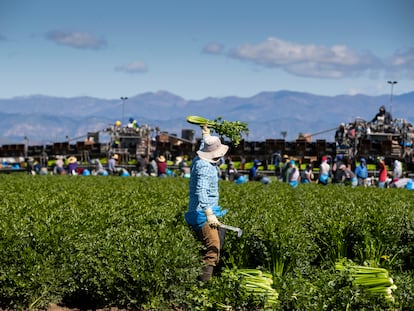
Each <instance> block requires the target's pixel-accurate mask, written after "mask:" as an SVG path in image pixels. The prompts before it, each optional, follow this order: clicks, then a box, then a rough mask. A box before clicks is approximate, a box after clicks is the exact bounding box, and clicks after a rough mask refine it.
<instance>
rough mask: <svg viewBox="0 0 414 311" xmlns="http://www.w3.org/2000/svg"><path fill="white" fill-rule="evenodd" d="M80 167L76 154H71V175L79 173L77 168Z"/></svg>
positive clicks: (68, 168) (69, 160)
mask: <svg viewBox="0 0 414 311" xmlns="http://www.w3.org/2000/svg"><path fill="white" fill-rule="evenodd" d="M77 168H78V159H77V158H76V157H75V156H71V157H69V159H68V167H67V171H68V174H69V175H77V171H76V169H77Z"/></svg>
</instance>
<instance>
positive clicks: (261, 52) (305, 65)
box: [230, 38, 383, 79]
mask: <svg viewBox="0 0 414 311" xmlns="http://www.w3.org/2000/svg"><path fill="white" fill-rule="evenodd" d="M230 57H233V58H236V59H240V60H243V61H249V62H253V63H255V64H257V65H260V66H264V67H269V68H281V69H283V70H285V71H286V72H289V73H291V74H294V75H297V76H302V77H317V78H334V79H339V78H344V77H351V76H358V75H361V74H363V73H365V72H367V71H371V70H377V69H379V68H383V64H382V62H381V61H380V60H379V59H378V58H376V57H375V56H374V55H372V54H370V53H358V52H356V51H354V50H352V49H350V48H348V47H347V46H345V45H334V46H331V47H325V46H318V45H314V44H309V45H304V44H298V43H294V42H289V41H284V40H281V39H278V38H268V39H267V40H266V41H264V42H261V43H259V44H255V45H253V44H245V45H243V46H240V47H238V48H235V49H233V50H232V51H231V52H230Z"/></svg>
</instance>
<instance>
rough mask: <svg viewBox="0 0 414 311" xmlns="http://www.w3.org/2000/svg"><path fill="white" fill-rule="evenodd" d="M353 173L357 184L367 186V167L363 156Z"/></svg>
mask: <svg viewBox="0 0 414 311" xmlns="http://www.w3.org/2000/svg"><path fill="white" fill-rule="evenodd" d="M355 175H356V178H357V179H358V186H364V187H367V186H368V180H369V179H368V168H367V160H365V158H361V160H360V162H359V165H358V166H357V167H356V169H355Z"/></svg>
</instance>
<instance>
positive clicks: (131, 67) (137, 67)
mask: <svg viewBox="0 0 414 311" xmlns="http://www.w3.org/2000/svg"><path fill="white" fill-rule="evenodd" d="M115 70H117V71H123V72H127V73H144V72H147V71H148V66H147V65H146V64H145V63H143V62H140V61H135V62H132V63H129V64H123V65H119V66H116V67H115Z"/></svg>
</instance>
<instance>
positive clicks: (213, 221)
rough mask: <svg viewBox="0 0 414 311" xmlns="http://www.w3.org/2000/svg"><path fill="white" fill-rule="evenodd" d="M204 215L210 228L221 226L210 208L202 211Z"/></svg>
mask: <svg viewBox="0 0 414 311" xmlns="http://www.w3.org/2000/svg"><path fill="white" fill-rule="evenodd" d="M204 214H205V215H206V216H207V223H208V224H209V226H210V227H212V228H217V227H219V226H220V225H221V223H220V222H219V221H218V219H217V217H216V215H214V213H213V210H212V209H211V208H207V209H206V210H205V211H204Z"/></svg>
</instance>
